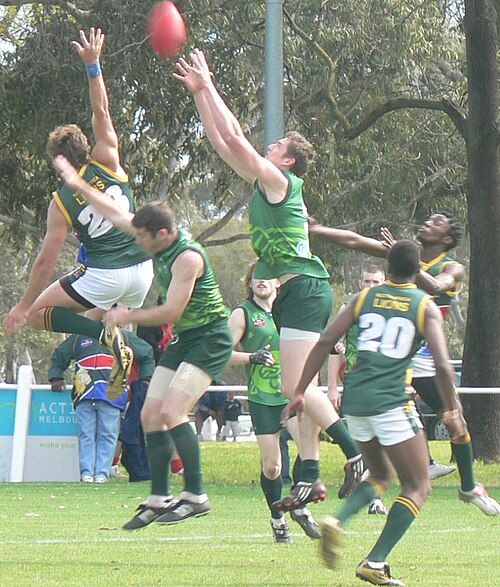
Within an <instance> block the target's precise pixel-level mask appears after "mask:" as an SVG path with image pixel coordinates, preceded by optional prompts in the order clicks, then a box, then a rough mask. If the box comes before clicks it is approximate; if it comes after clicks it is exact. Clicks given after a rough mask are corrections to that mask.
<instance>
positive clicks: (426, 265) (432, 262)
mask: <svg viewBox="0 0 500 587" xmlns="http://www.w3.org/2000/svg"><path fill="white" fill-rule="evenodd" d="M444 257H446V251H445V252H444V253H441V254H440V255H438V256H437V257H435V258H434V259H431V260H430V261H429V262H428V263H426V262H425V261H422V260H420V267H422V269H423V270H424V271H426V272H427V273H429V269H430V268H431V267H434V265H437V264H438V263H439V262H440V261H442V259H444ZM446 265H459V263H458V262H457V261H453V259H450V260H449V261H445V262H444V263H443V264H442V265H441V267H440V268H439V273H442V272H443V269H444V268H445V267H446ZM462 289H463V283H461V284H460V288H459V289H456V288H454V289H449V290H448V291H445V292H442V293H444V294H446V295H447V296H449V297H450V298H454V297H455V296H457V295H458V294H459V293H460V292H461V291H462ZM436 295H440V294H436Z"/></svg>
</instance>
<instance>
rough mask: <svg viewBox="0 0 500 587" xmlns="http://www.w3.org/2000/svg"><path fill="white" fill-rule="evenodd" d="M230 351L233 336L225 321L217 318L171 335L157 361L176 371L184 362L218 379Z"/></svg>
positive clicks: (231, 350)
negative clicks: (173, 335)
mask: <svg viewBox="0 0 500 587" xmlns="http://www.w3.org/2000/svg"><path fill="white" fill-rule="evenodd" d="M232 352H233V336H232V334H231V331H230V330H229V327H228V325H227V320H226V319H224V320H217V321H216V322H211V323H210V324H207V325H205V326H200V327H199V328H192V329H191V330H186V331H185V332H181V333H180V334H179V335H178V336H176V337H174V338H173V339H172V340H171V341H170V344H169V345H168V347H167V350H166V351H165V352H164V353H162V355H161V357H160V360H159V362H158V364H159V365H161V366H162V367H166V368H167V369H172V370H173V371H176V370H177V367H178V366H179V365H180V364H181V363H182V362H183V361H185V362H186V363H190V364H191V365H196V366H197V367H199V368H200V369H202V370H203V371H205V373H208V374H209V375H210V376H211V377H212V379H220V378H221V376H222V373H223V371H224V369H225V367H226V364H227V362H228V361H229V359H230V357H231V353H232Z"/></svg>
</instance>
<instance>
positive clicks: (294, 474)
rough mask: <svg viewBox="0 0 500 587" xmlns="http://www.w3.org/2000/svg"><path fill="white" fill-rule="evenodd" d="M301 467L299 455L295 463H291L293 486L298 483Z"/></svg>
mask: <svg viewBox="0 0 500 587" xmlns="http://www.w3.org/2000/svg"><path fill="white" fill-rule="evenodd" d="M301 466H302V459H301V458H300V455H297V458H296V459H295V463H293V471H292V479H293V484H294V485H296V484H297V482H298V481H300V467H301Z"/></svg>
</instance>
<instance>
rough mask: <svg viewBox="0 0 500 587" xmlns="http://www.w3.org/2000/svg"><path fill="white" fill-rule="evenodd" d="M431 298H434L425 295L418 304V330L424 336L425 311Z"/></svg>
mask: <svg viewBox="0 0 500 587" xmlns="http://www.w3.org/2000/svg"><path fill="white" fill-rule="evenodd" d="M429 300H432V296H425V297H424V298H422V301H421V302H420V304H419V305H418V309H417V330H418V332H419V333H420V334H421V335H422V336H423V335H424V331H425V311H426V309H427V304H428V303H429Z"/></svg>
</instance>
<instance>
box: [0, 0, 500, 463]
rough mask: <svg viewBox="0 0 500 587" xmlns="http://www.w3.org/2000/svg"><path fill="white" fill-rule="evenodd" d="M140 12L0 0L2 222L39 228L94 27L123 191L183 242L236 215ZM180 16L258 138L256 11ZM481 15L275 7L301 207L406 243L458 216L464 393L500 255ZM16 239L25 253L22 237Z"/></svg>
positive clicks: (488, 8)
mask: <svg viewBox="0 0 500 587" xmlns="http://www.w3.org/2000/svg"><path fill="white" fill-rule="evenodd" d="M152 4H153V2H151V1H150V2H147V1H144V0H124V1H122V2H116V1H112V0H96V1H90V0H89V1H85V2H84V1H81V2H73V3H70V2H65V1H64V0H57V1H55V0H54V2H50V1H49V0H45V1H44V2H35V3H25V2H23V1H18V2H0V5H3V6H9V8H7V9H6V12H4V14H3V16H2V25H3V26H0V35H2V36H3V39H5V40H8V41H9V42H10V43H11V47H12V48H13V50H12V51H10V52H7V51H4V53H3V54H2V57H1V62H0V76H1V80H0V81H1V84H0V111H1V115H0V138H1V139H2V141H3V144H4V145H8V149H4V150H3V152H2V153H1V154H0V186H1V187H0V190H1V192H2V193H1V195H2V198H1V204H0V205H1V209H0V214H3V215H4V216H8V217H9V218H11V219H12V222H13V225H14V226H16V223H17V226H18V227H19V226H20V224H21V223H22V222H23V220H24V218H25V210H26V207H28V208H30V209H32V210H34V211H35V213H36V215H37V217H41V216H40V214H44V212H45V209H46V205H47V199H48V194H50V192H51V190H52V189H53V187H54V185H57V178H56V177H55V174H54V173H53V172H52V170H51V169H50V167H49V166H48V165H47V162H46V159H45V156H44V144H45V141H46V136H47V134H48V132H49V131H50V130H51V129H52V128H53V127H54V126H56V125H57V124H61V123H65V122H77V123H78V124H80V125H81V126H82V127H83V128H84V129H85V130H86V131H87V132H88V131H90V111H89V107H88V98H87V90H86V80H85V77H84V74H83V73H82V67H81V63H79V61H78V59H77V58H75V56H74V54H73V53H72V49H71V47H70V46H69V41H70V40H71V39H73V38H75V37H76V35H77V29H78V28H88V27H89V26H90V25H95V26H101V27H102V28H103V29H104V30H105V31H106V33H107V35H108V39H107V42H106V50H105V56H104V74H105V76H106V80H107V84H108V88H109V91H110V96H111V105H112V109H113V116H114V119H115V122H116V127H117V129H118V130H119V132H120V133H121V150H122V155H123V158H124V162H125V165H126V166H127V168H129V169H130V170H131V172H132V180H133V184H134V190H135V193H136V195H138V196H139V198H140V199H141V200H148V199H152V198H154V197H157V196H161V197H166V198H168V199H169V201H170V203H171V204H172V205H173V207H174V208H175V210H176V212H177V215H178V216H179V217H180V219H181V221H182V222H186V223H187V224H189V223H191V225H193V226H195V228H197V226H198V225H197V224H196V222H197V221H198V222H199V223H200V232H198V233H197V230H194V231H193V234H195V236H198V235H201V238H202V239H204V238H206V244H210V241H211V240H212V241H213V240H215V241H216V242H217V241H220V240H221V239H220V238H219V237H218V235H217V234H215V232H214V230H215V229H216V228H219V226H221V225H222V226H224V223H225V220H224V217H225V214H229V216H228V218H235V217H237V216H238V214H240V213H241V212H242V211H243V210H244V208H243V207H242V206H243V205H244V201H245V199H246V198H247V196H248V194H249V190H248V189H247V187H246V186H243V185H242V183H241V182H240V181H239V180H238V179H237V178H236V177H235V176H234V174H233V173H232V172H231V171H230V170H229V169H228V168H227V166H225V165H223V164H221V163H220V161H219V160H218V158H217V157H215V156H214V154H213V151H212V149H211V148H210V147H209V145H208V144H207V141H206V140H205V139H204V136H203V131H202V128H201V127H200V125H199V118H198V116H197V114H196V112H195V110H194V106H193V102H192V100H191V99H190V98H189V96H188V95H187V93H186V92H185V90H184V88H182V86H181V84H177V83H175V82H174V81H172V78H171V73H172V70H173V63H172V62H170V61H162V60H160V59H158V58H157V57H156V56H154V55H153V54H152V52H151V50H150V48H149V46H148V43H147V40H146V33H145V30H146V27H145V21H146V15H147V13H148V11H149V9H150V7H151V5H152ZM177 5H178V7H179V8H180V10H181V11H182V12H183V14H184V15H185V18H186V21H187V24H188V29H189V33H190V40H189V47H194V46H200V47H202V48H203V49H204V50H205V51H206V53H207V55H208V59H209V63H210V64H211V66H212V68H213V71H214V72H215V74H216V81H217V85H218V87H219V88H220V90H221V92H222V93H223V95H224V96H225V97H226V99H227V100H228V102H229V104H230V106H231V108H232V109H233V110H234V111H235V113H236V114H237V116H238V117H239V119H240V120H242V121H245V123H246V125H247V126H246V131H247V132H248V135H249V137H250V139H251V140H252V142H253V143H254V144H255V145H256V146H259V145H262V140H263V138H262V135H263V133H262V124H263V117H262V110H263V109H262V105H263V104H262V103H263V85H262V84H263V74H262V72H263V35H264V3H263V2H262V3H257V2H248V1H239V0H210V1H209V0H184V1H182V0H179V2H177ZM495 7H496V5H495V2H494V0H467V1H466V2H465V8H466V18H465V20H463V16H464V4H463V2H462V1H461V0H451V1H450V0H429V1H428V2H421V3H415V2H414V0H398V1H395V0H379V1H378V2H373V1H372V0H357V1H354V0H346V1H345V2H342V3H340V4H339V3H336V2H332V1H330V0H309V1H308V2H307V3H304V2H303V0H300V1H299V0H285V2H284V9H285V30H284V43H285V110H286V126H287V128H289V129H291V128H294V129H297V130H299V131H301V132H303V133H304V134H305V135H306V136H308V137H309V138H310V139H311V140H312V141H313V142H314V144H315V145H316V146H317V150H318V160H317V164H316V167H315V169H314V170H313V172H312V173H311V174H310V176H309V177H308V178H307V186H308V187H307V198H308V205H309V207H310V208H311V210H312V212H313V213H314V214H316V215H317V216H318V217H319V218H320V219H321V220H322V221H324V222H326V223H328V224H331V225H335V226H347V227H350V228H354V229H356V230H358V231H360V232H363V233H365V234H369V235H372V236H376V235H377V234H378V229H379V227H380V226H381V225H382V224H385V225H388V226H390V227H391V228H392V229H394V231H395V233H396V234H397V235H398V236H408V235H411V234H414V230H415V228H416V226H417V225H418V224H420V223H421V221H422V220H423V219H424V217H425V215H426V214H427V213H429V212H430V211H436V210H439V209H443V208H444V209H451V210H452V211H454V212H456V213H457V214H458V215H459V216H460V217H461V218H462V220H464V221H466V220H467V215H469V221H470V231H471V235H472V234H473V235H474V238H473V240H474V243H473V246H472V251H471V252H472V258H471V276H472V280H473V281H474V284H472V282H471V291H470V296H471V304H470V308H471V311H472V312H474V314H473V316H472V317H471V316H469V317H468V328H467V332H468V334H467V336H468V337H469V338H468V342H467V343H466V350H465V357H464V359H465V363H464V383H467V384H475V385H486V384H488V385H490V384H491V385H498V383H499V381H500V361H498V356H497V353H498V352H500V351H499V350H498V349H499V348H500V344H499V343H500V341H499V340H498V339H497V337H500V328H498V324H497V323H496V320H495V319H494V318H493V316H496V315H497V313H496V308H493V303H494V302H493V300H494V299H495V295H494V293H493V292H496V287H495V286H496V279H497V278H496V276H495V277H492V276H491V275H490V273H491V272H488V268H487V267H489V266H490V265H489V260H490V259H491V260H492V261H493V260H496V259H497V257H496V256H495V255H498V254H499V251H500V247H499V246H498V244H499V243H498V242H497V238H500V237H497V234H498V229H497V226H498V224H496V222H497V221H498V210H497V206H498V177H497V176H495V173H498V137H497V132H498V130H497V127H496V119H497V116H498V102H497V99H496V97H495V96H496V91H497V87H496V81H495V76H496V74H497V73H498V64H497V62H496V57H495V51H496V48H497V43H498V35H497V31H496V20H497V17H498V15H497V14H496V13H495ZM464 24H465V26H464ZM481 31H485V33H484V35H483V36H482V37H481V35H482V34H483V33H482V32H481ZM466 39H467V44H466V42H465V41H466ZM482 93H484V95H485V96H486V98H485V97H481V95H482ZM19 96H22V97H23V99H22V100H19ZM495 149H496V151H495ZM495 170H496V171H495ZM467 173H468V175H467ZM466 178H467V182H466ZM478 182H479V183H478ZM42 211H43V212H42ZM184 213H186V214H187V216H186V217H183V214H184ZM204 223H206V224H204ZM202 225H203V228H201V226H202ZM212 225H214V227H215V228H212ZM207 226H210V228H208V232H206V230H207ZM226 226H228V225H227V224H226ZM236 226H237V225H236ZM207 235H208V236H207ZM15 236H17V238H18V242H19V244H20V245H21V246H23V245H24V242H25V237H24V235H23V232H22V231H20V230H18V231H17V232H15ZM226 238H230V239H231V240H232V239H234V238H239V237H238V235H236V234H233V233H231V235H230V236H229V237H223V239H222V241H223V242H226ZM236 242H237V241H236ZM224 246H226V245H224ZM315 246H316V248H317V250H318V252H319V253H320V254H321V255H322V256H323V257H324V259H325V260H326V262H327V264H328V266H329V268H330V269H331V271H332V275H333V279H334V281H336V282H337V283H338V284H340V283H341V282H342V281H344V280H346V278H347V280H348V278H349V277H350V275H349V273H353V274H354V273H356V277H355V279H357V267H358V266H356V268H355V269H356V271H350V270H349V268H350V267H351V266H353V265H354V263H355V262H354V261H353V259H354V258H355V257H353V256H352V254H349V253H344V252H343V251H342V250H340V249H338V248H337V249H334V248H333V247H331V246H326V245H325V244H323V243H315ZM490 253H491V254H490ZM485 254H487V257H486V258H488V265H486V263H484V262H482V261H484V258H485ZM485 284H487V285H485ZM474 288H475V289H474ZM481 288H482V289H481ZM478 289H481V291H477V290H478ZM474 298H475V300H476V301H473V300H474ZM481 309H484V310H483V311H485V314H484V316H486V318H485V317H483V315H479V313H480V312H481ZM485 322H488V323H487V324H486V323H485ZM484 365H485V366H486V368H485V369H482V368H481V366H484ZM472 402H474V405H473V406H472V405H471V406H468V407H469V408H472V407H473V410H472V411H471V410H469V413H468V416H469V419H470V420H471V423H472V428H473V432H475V444H476V449H477V453H478V456H481V457H483V458H486V459H497V458H498V457H499V455H500V446H499V443H500V440H499V432H498V430H499V428H498V421H496V424H495V420H494V418H495V416H492V414H493V413H496V414H498V400H497V399H494V398H491V397H490V398H488V397H486V396H484V397H483V396H481V397H480V398H479V399H478V397H476V396H475V397H474V399H473V400H471V402H467V403H468V404H469V403H470V404H472ZM472 412H473V413H472ZM476 422H477V424H476ZM481 422H482V425H481V428H480V427H479V426H478V424H479V423H481Z"/></svg>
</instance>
